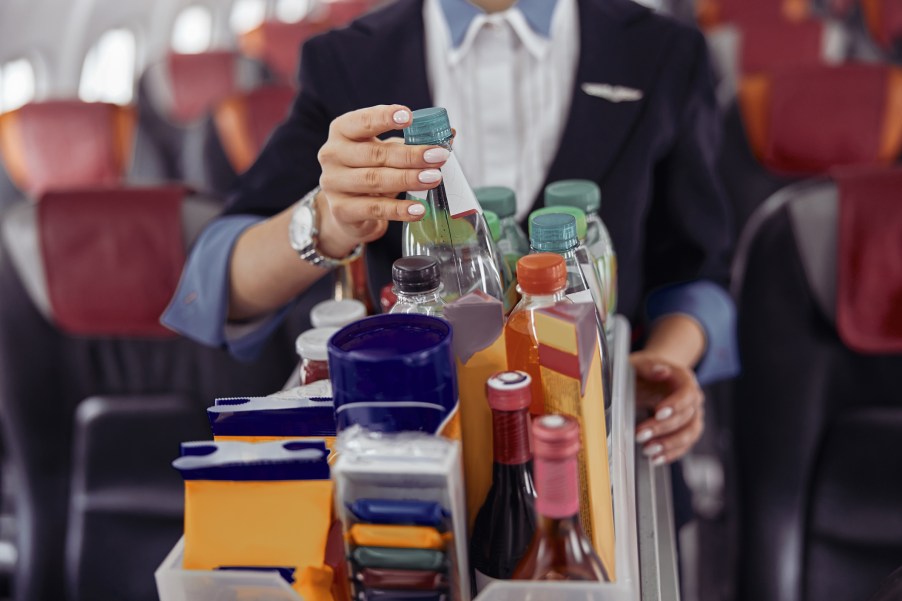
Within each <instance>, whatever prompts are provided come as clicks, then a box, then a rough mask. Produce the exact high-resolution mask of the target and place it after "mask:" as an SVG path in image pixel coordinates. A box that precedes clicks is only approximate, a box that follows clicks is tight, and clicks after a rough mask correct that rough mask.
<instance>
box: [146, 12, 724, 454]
mask: <svg viewBox="0 0 902 601" xmlns="http://www.w3.org/2000/svg"><path fill="white" fill-rule="evenodd" d="M299 77H300V80H299V81H300V92H299V94H298V96H297V98H296V100H295V102H294V105H293V108H292V111H291V114H290V116H289V117H288V119H287V121H285V122H284V123H283V124H282V125H281V126H280V127H279V128H278V129H277V130H276V131H275V133H274V134H273V136H272V137H271V139H270V141H269V143H268V144H267V146H266V148H265V149H264V150H263V152H262V153H261V155H260V157H259V158H258V160H257V162H256V163H255V164H254V166H253V167H252V168H251V169H250V170H249V171H248V172H247V173H245V174H244V176H243V177H242V178H241V179H240V182H239V185H238V188H237V190H235V192H234V194H233V195H232V197H231V198H230V201H229V204H228V208H227V209H226V211H225V215H224V216H222V217H220V218H219V219H217V220H215V221H214V222H213V223H212V224H210V225H209V226H208V227H207V229H206V230H205V231H204V233H203V234H202V235H201V237H200V238H199V240H198V241H197V242H196V244H195V246H194V248H193V249H192V252H191V255H190V257H189V260H188V263H187V265H186V268H185V273H184V275H183V278H182V281H181V283H180V286H179V289H178V291H177V293H176V296H175V297H174V299H173V302H172V304H171V306H170V308H169V309H168V310H167V312H166V314H165V315H164V318H163V321H164V323H165V324H167V325H168V326H170V327H172V328H173V329H175V330H178V331H180V332H182V333H184V334H185V335H187V336H189V337H193V338H195V339H197V340H200V341H202V342H204V343H207V344H210V345H216V346H223V347H226V348H228V349H229V350H230V351H231V352H232V353H233V354H234V355H235V356H237V357H241V358H250V357H253V356H254V353H255V352H256V351H257V350H258V349H259V348H260V347H261V345H262V342H263V340H264V339H265V337H266V336H267V335H268V334H269V333H271V332H272V331H273V330H274V329H275V328H276V327H277V326H278V323H279V321H280V319H281V318H282V317H283V316H284V315H285V313H286V312H287V311H288V309H289V307H290V306H291V305H292V303H294V302H302V303H305V304H309V305H312V304H313V302H315V301H318V300H322V299H323V298H325V297H326V295H327V294H328V292H327V286H325V285H324V284H323V282H322V278H323V276H324V275H326V274H327V273H328V272H329V270H330V269H331V268H332V267H334V266H336V265H339V264H341V263H342V262H344V261H347V260H349V258H351V257H354V256H356V254H357V253H358V252H359V248H360V245H362V244H367V245H368V258H369V262H370V277H371V281H372V283H373V284H376V285H380V286H381V285H382V284H383V283H387V282H388V281H390V266H391V263H392V261H393V260H394V259H396V258H397V257H399V256H400V254H401V250H400V231H401V228H400V223H401V222H404V221H415V220H418V219H420V218H422V213H423V210H422V207H421V205H419V204H417V203H414V202H410V201H406V200H399V199H398V198H397V196H398V195H399V194H400V193H402V192H404V191H406V190H425V189H429V188H432V187H435V186H436V185H438V182H439V180H440V178H441V172H440V171H439V169H440V168H441V166H442V164H443V163H444V161H445V160H446V159H447V156H448V153H447V152H446V151H445V150H443V149H441V148H438V147H425V146H405V145H404V144H403V143H401V142H402V141H401V139H400V138H398V136H399V135H400V133H401V129H403V128H404V127H406V126H407V125H409V124H410V122H411V110H412V109H418V108H423V107H427V106H444V107H446V108H447V109H448V112H449V116H450V118H451V123H452V125H453V126H454V127H455V128H456V130H457V137H456V139H455V142H454V147H455V155H458V158H459V160H460V161H461V163H462V165H463V169H464V171H465V172H466V173H467V177H468V179H469V180H470V183H471V184H472V185H474V186H482V185H504V186H508V187H511V188H513V189H514V190H515V191H516V192H517V199H518V209H517V217H518V218H519V219H521V220H522V219H524V218H525V217H526V216H527V215H528V214H529V212H530V211H531V210H532V209H534V208H537V207H539V206H541V204H542V190H543V187H544V185H545V184H546V183H548V182H552V181H556V180H561V179H568V178H586V179H591V180H594V181H596V182H597V183H598V184H599V185H600V186H601V189H602V194H603V202H602V218H603V219H604V221H605V223H606V224H607V226H608V229H609V230H610V232H611V235H612V238H613V241H614V245H615V247H616V249H617V254H618V263H619V274H620V286H619V309H620V311H621V312H622V313H624V314H625V315H626V316H627V317H629V318H630V320H631V321H632V323H633V324H644V327H645V336H644V342H643V344H642V348H641V349H640V350H637V351H636V352H634V353H633V354H632V356H631V359H632V363H633V365H634V366H635V369H636V373H637V376H638V395H637V397H638V398H637V400H638V402H639V403H640V415H641V416H642V418H643V419H641V420H640V423H639V424H638V425H637V439H638V441H639V442H640V443H642V444H643V445H644V451H645V453H646V455H648V456H649V457H651V458H652V459H653V461H654V462H655V463H657V464H663V463H668V462H673V461H675V460H677V459H679V458H680V457H681V456H682V455H684V454H685V453H686V452H687V451H688V450H689V449H690V448H691V447H692V446H693V444H695V442H696V441H697V440H698V438H699V436H700V435H701V432H702V429H703V427H704V395H703V393H702V391H701V388H700V387H699V383H698V381H699V380H703V381H712V380H715V379H719V378H723V377H726V376H730V375H732V374H733V373H734V372H735V370H736V352H735V344H734V339H733V306H732V304H731V302H730V299H729V297H728V295H727V294H726V292H725V291H724V288H723V285H724V283H725V282H726V278H727V269H728V261H729V256H730V249H731V240H730V232H731V226H730V223H729V216H728V210H727V206H726V203H725V200H724V196H723V193H722V190H721V186H720V183H719V182H718V179H717V176H716V172H715V151H716V148H717V146H718V134H719V132H718V123H719V119H718V114H717V109H716V106H715V99H714V93H713V85H712V81H711V75H710V72H709V65H708V58H707V53H706V46H705V41H704V38H703V37H702V35H701V34H700V33H699V32H697V31H695V30H693V29H691V28H689V27H687V26H685V25H681V24H678V23H677V22H676V21H673V20H671V19H669V18H667V17H664V16H661V15H658V14H655V13H654V12H652V11H650V10H648V9H647V8H645V7H642V6H640V5H638V4H635V3H633V2H632V1H631V0H520V1H519V2H517V1H515V0H470V1H469V2H468V1H466V0H397V1H396V2H394V3H393V4H391V5H389V6H387V7H386V8H383V9H381V10H379V11H377V12H375V13H373V14H370V15H367V16H365V17H363V18H362V19H360V20H358V21H356V22H355V23H353V24H352V25H350V26H349V27H347V28H344V29H340V30H335V31H332V32H329V33H327V34H325V35H322V36H319V37H317V38H314V39H312V40H310V41H309V42H307V43H306V44H305V46H304V48H303V53H302V58H301V67H300V76H299ZM299 199H300V200H299ZM304 222H306V223H312V224H313V225H314V228H315V233H314V234H313V235H310V234H307V235H304V234H301V235H299V234H298V232H299V231H302V230H303V228H296V227H295V228H293V227H292V224H293V223H294V224H299V223H304ZM298 299H300V301H298ZM696 375H697V376H698V378H697V377H696Z"/></svg>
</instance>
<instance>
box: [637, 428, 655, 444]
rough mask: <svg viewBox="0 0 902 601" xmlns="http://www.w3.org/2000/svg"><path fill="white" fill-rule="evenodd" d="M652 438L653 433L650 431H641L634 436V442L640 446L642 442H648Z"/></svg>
mask: <svg viewBox="0 0 902 601" xmlns="http://www.w3.org/2000/svg"><path fill="white" fill-rule="evenodd" d="M652 436H654V432H652V431H651V430H642V431H641V432H639V433H638V434H636V442H638V443H639V444H642V443H643V442H648V441H649V440H651V437H652Z"/></svg>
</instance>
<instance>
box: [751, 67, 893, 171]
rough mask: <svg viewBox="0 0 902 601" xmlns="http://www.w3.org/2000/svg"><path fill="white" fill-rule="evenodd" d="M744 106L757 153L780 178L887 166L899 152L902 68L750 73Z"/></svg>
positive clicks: (793, 69)
mask: <svg viewBox="0 0 902 601" xmlns="http://www.w3.org/2000/svg"><path fill="white" fill-rule="evenodd" d="M739 102H740V107H741V109H742V118H743V123H744V125H745V131H746V136H747V137H748V140H749V145H750V146H751V149H752V152H753V153H754V154H755V156H756V157H757V158H758V160H759V161H761V163H762V164H763V165H764V166H765V167H767V168H768V169H771V170H773V171H775V172H778V173H784V174H789V175H812V174H817V173H823V172H824V171H826V170H828V169H830V168H833V167H838V166H846V165H886V164H890V163H892V162H893V161H894V160H895V159H896V158H897V157H898V156H899V153H900V151H902V69H898V68H890V67H885V66H880V65H843V66H839V67H828V66H822V67H797V68H792V69H785V70H780V71H776V72H773V73H770V74H758V75H753V76H748V77H745V78H744V79H743V81H742V83H741V84H740V91H739Z"/></svg>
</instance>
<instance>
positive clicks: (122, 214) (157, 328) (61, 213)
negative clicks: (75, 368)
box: [38, 187, 185, 338]
mask: <svg viewBox="0 0 902 601" xmlns="http://www.w3.org/2000/svg"><path fill="white" fill-rule="evenodd" d="M184 196H185V190H184V189H183V188H177V187H169V188H147V189H103V190H81V191H71V192H51V193H48V194H46V195H45V196H44V198H43V199H42V200H41V202H40V203H39V204H38V228H39V237H40V248H41V255H42V261H43V264H44V272H45V277H46V280H47V293H48V296H49V300H50V306H51V312H52V315H53V318H54V320H55V322H56V324H57V325H58V326H59V328H60V329H61V330H63V331H65V332H68V333H70V334H76V335H85V336H128V337H148V338H161V337H169V336H172V335H173V334H172V332H170V331H169V330H167V329H166V328H164V327H163V326H162V325H160V321H159V319H160V315H161V314H162V313H163V310H164V309H165V308H166V306H167V305H168V303H169V300H170V299H171V298H172V294H173V293H174V291H175V287H176V285H177V284H178V279H179V276H180V274H181V270H182V266H183V264H184V262H185V249H184V243H183V241H182V227H181V225H182V220H181V211H180V209H181V203H182V199H183V198H184Z"/></svg>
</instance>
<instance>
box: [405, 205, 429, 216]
mask: <svg viewBox="0 0 902 601" xmlns="http://www.w3.org/2000/svg"><path fill="white" fill-rule="evenodd" d="M407 213H408V214H409V215H413V216H414V217H419V216H420V215H425V214H426V207H424V206H423V205H421V204H420V203H417V204H414V205H410V206H409V207H407Z"/></svg>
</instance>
